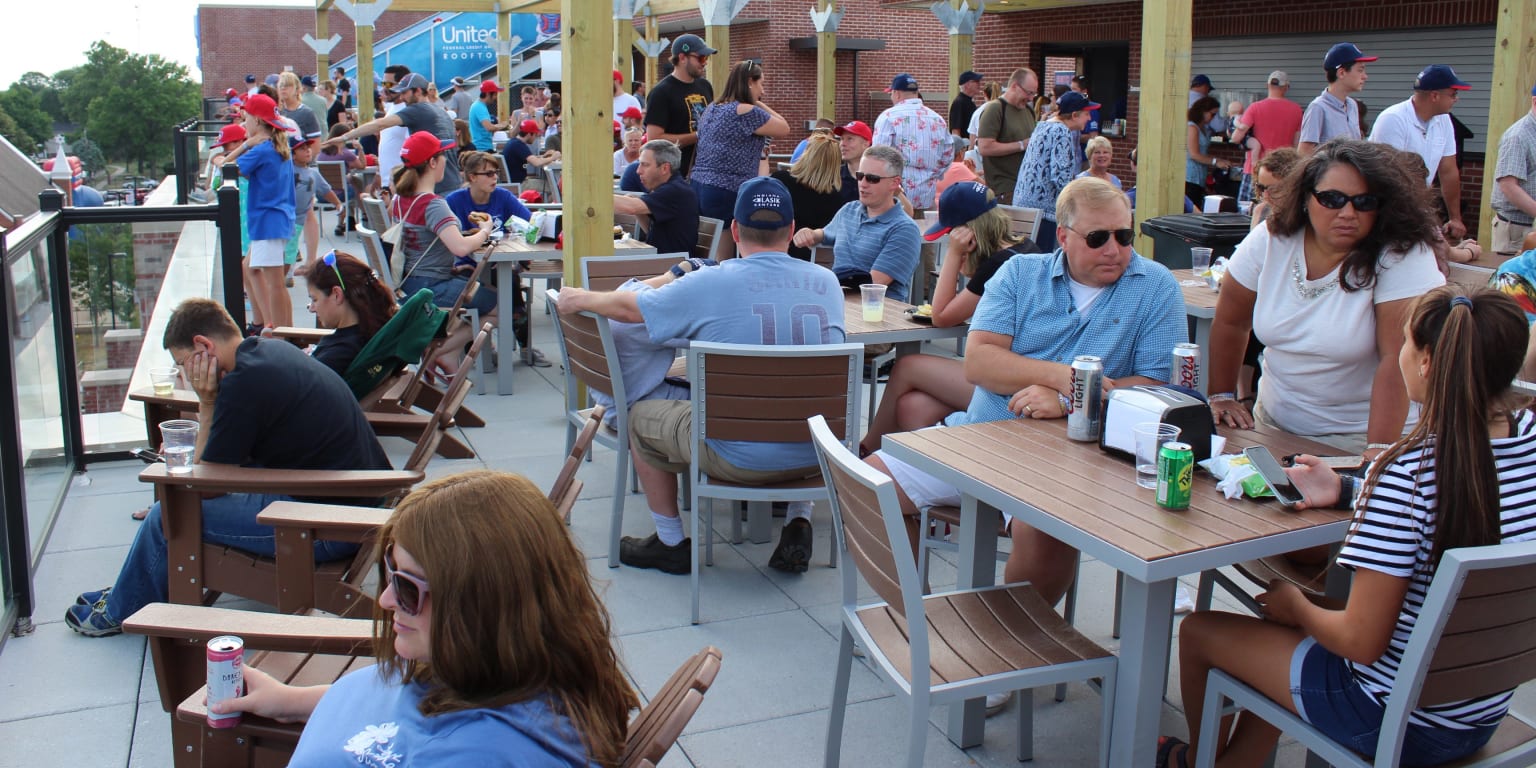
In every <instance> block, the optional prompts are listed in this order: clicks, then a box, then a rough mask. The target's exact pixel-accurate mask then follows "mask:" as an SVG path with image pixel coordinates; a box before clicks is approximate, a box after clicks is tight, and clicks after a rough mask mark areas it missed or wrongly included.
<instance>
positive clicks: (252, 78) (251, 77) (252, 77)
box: [245, 75, 256, 83]
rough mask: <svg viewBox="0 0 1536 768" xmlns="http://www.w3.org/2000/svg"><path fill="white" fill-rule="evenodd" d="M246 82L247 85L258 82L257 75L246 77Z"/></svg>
mask: <svg viewBox="0 0 1536 768" xmlns="http://www.w3.org/2000/svg"><path fill="white" fill-rule="evenodd" d="M245 81H246V82H247V83H254V82H256V76H255V75H246V76H245Z"/></svg>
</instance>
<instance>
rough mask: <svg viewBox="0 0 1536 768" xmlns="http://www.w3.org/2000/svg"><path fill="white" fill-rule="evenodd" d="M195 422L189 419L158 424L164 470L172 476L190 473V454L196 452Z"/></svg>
mask: <svg viewBox="0 0 1536 768" xmlns="http://www.w3.org/2000/svg"><path fill="white" fill-rule="evenodd" d="M197 429H198V424H197V422H195V421H193V420H191V419H171V420H170V421H162V422H160V438H161V440H162V441H163V447H162V448H161V455H162V456H164V457H165V466H166V469H167V470H168V471H169V472H170V473H171V474H173V475H187V474H191V473H192V453H193V452H194V451H196V450H197Z"/></svg>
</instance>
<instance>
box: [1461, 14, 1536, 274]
mask: <svg viewBox="0 0 1536 768" xmlns="http://www.w3.org/2000/svg"><path fill="white" fill-rule="evenodd" d="M1533 83H1536V3H1532V2H1530V0H1499V14H1498V24H1497V26H1496V27H1495V28H1494V45H1493V82H1492V83H1491V84H1490V86H1489V88H1490V90H1489V92H1488V134H1487V135H1488V144H1487V149H1486V150H1485V154H1484V156H1483V201H1482V211H1483V215H1481V216H1479V217H1478V228H1477V233H1476V235H1477V239H1478V241H1479V242H1481V243H1485V244H1486V243H1491V242H1493V208H1492V204H1493V185H1494V184H1495V183H1497V179H1495V178H1494V168H1495V167H1496V166H1497V164H1498V162H1499V137H1501V136H1503V135H1504V131H1506V130H1508V128H1509V126H1510V125H1511V124H1513V123H1514V122H1515V121H1516V120H1519V119H1520V118H1521V117H1523V116H1525V114H1526V113H1527V112H1529V111H1530V109H1531V96H1530V94H1531V85H1532V84H1533ZM1468 234H1472V233H1468Z"/></svg>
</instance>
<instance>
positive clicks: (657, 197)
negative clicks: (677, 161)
mask: <svg viewBox="0 0 1536 768" xmlns="http://www.w3.org/2000/svg"><path fill="white" fill-rule="evenodd" d="M640 200H641V201H642V202H644V203H645V207H646V208H649V209H650V211H651V231H650V232H649V233H648V235H647V237H646V240H645V241H646V242H647V243H650V244H651V245H654V246H656V252H657V253H692V251H693V247H694V246H695V245H698V243H699V198H698V196H696V195H694V193H693V187H690V186H688V182H685V181H683V180H682V179H680V178H678V177H677V176H673V177H671V178H669V179H667V183H665V184H662V185H661V186H659V187H657V188H655V189H653V190H651V191H649V192H647V193H645V194H644V195H642V196H641V197H640Z"/></svg>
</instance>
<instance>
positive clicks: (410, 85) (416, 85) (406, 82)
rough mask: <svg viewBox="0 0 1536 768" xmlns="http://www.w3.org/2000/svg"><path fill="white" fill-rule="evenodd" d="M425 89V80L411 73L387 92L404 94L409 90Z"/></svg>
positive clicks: (415, 73) (418, 74) (419, 75)
mask: <svg viewBox="0 0 1536 768" xmlns="http://www.w3.org/2000/svg"><path fill="white" fill-rule="evenodd" d="M426 89H427V79H426V78H425V77H422V76H421V74H420V73H417V72H412V73H410V74H409V75H406V76H405V77H404V78H403V79H401V80H400V82H398V83H395V87H393V88H391V89H389V92H390V93H405V92H406V91H410V90H417V91H425V90H426Z"/></svg>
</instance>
